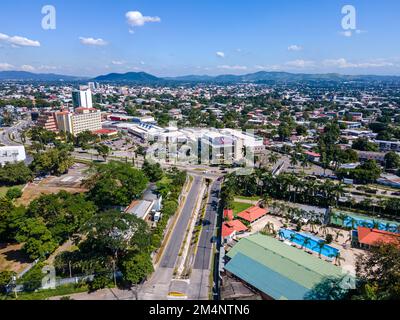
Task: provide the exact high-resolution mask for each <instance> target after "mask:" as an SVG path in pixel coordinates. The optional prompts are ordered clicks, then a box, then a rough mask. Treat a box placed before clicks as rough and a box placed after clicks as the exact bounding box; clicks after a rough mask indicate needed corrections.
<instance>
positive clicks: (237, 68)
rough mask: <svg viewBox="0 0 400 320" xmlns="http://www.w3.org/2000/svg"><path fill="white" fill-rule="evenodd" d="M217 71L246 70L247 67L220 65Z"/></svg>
mask: <svg viewBox="0 0 400 320" xmlns="http://www.w3.org/2000/svg"><path fill="white" fill-rule="evenodd" d="M218 69H224V70H247V67H246V66H229V65H222V66H218Z"/></svg>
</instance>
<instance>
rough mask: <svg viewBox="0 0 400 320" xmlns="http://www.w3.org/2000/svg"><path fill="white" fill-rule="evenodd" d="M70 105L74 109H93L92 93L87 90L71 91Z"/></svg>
mask: <svg viewBox="0 0 400 320" xmlns="http://www.w3.org/2000/svg"><path fill="white" fill-rule="evenodd" d="M72 103H73V105H74V107H76V108H93V102H92V91H91V90H90V89H89V88H82V89H81V90H76V91H73V92H72Z"/></svg>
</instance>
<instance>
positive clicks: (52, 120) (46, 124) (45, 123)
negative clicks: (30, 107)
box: [37, 112, 58, 132]
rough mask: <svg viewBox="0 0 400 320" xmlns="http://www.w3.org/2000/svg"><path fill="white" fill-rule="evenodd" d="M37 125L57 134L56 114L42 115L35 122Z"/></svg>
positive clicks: (46, 113) (47, 113) (45, 113)
mask: <svg viewBox="0 0 400 320" xmlns="http://www.w3.org/2000/svg"><path fill="white" fill-rule="evenodd" d="M37 125H38V126H39V127H41V128H43V129H46V130H48V131H52V132H57V131H58V126H57V119H56V113H55V112H44V113H42V114H41V115H40V116H39V118H38V120H37Z"/></svg>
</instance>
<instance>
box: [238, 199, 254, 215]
mask: <svg viewBox="0 0 400 320" xmlns="http://www.w3.org/2000/svg"><path fill="white" fill-rule="evenodd" d="M252 206H253V205H251V204H249V203H241V202H234V203H233V214H234V215H235V217H236V215H237V214H238V213H240V212H242V211H244V210H246V209H248V208H250V207H252Z"/></svg>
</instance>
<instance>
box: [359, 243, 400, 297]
mask: <svg viewBox="0 0 400 320" xmlns="http://www.w3.org/2000/svg"><path fill="white" fill-rule="evenodd" d="M399 248H400V247H399V243H391V244H377V245H376V246H374V247H373V248H372V249H371V250H370V251H369V252H367V253H366V254H364V255H360V256H358V258H357V260H356V273H357V278H358V284H359V285H358V294H357V295H356V296H355V299H359V300H399V299H400V273H399V270H400V249H399Z"/></svg>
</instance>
